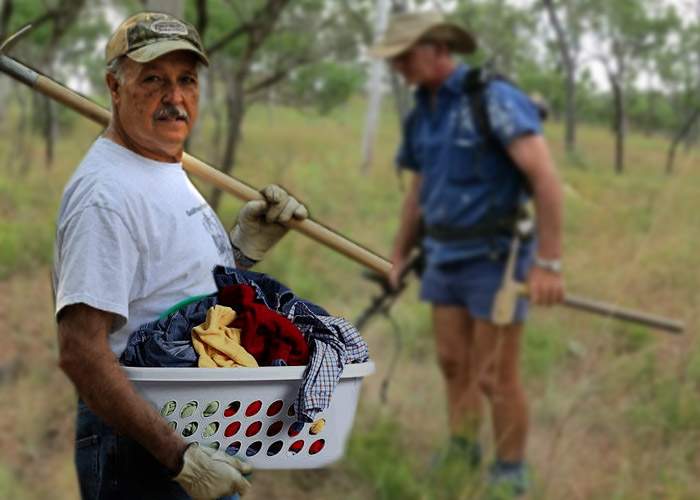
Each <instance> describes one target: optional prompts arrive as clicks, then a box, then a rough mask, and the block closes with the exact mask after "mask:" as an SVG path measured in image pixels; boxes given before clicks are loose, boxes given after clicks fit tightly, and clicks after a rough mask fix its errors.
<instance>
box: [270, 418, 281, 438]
mask: <svg viewBox="0 0 700 500" xmlns="http://www.w3.org/2000/svg"><path fill="white" fill-rule="evenodd" d="M282 427H284V422H282V421H281V420H278V421H277V422H273V423H272V425H271V426H270V427H268V428H267V435H268V436H269V437H272V436H274V435H275V434H279V432H280V431H281V430H282Z"/></svg>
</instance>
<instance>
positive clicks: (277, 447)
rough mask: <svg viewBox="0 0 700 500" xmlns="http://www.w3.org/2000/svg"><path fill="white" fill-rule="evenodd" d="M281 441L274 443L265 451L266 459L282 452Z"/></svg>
mask: <svg viewBox="0 0 700 500" xmlns="http://www.w3.org/2000/svg"><path fill="white" fill-rule="evenodd" d="M283 444H284V443H282V441H275V442H274V443H272V444H271V445H270V447H269V448H268V449H267V456H268V457H274V456H275V455H277V454H278V453H279V452H280V451H282V445H283Z"/></svg>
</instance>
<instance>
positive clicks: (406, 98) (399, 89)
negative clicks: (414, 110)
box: [389, 72, 413, 128]
mask: <svg viewBox="0 0 700 500" xmlns="http://www.w3.org/2000/svg"><path fill="white" fill-rule="evenodd" d="M389 79H390V81H391V92H392V94H393V96H394V105H395V106H396V116H398V117H399V128H400V127H402V126H403V122H404V120H405V119H406V117H407V116H408V113H409V112H410V111H411V106H412V105H413V99H412V95H411V91H410V89H409V88H408V87H406V85H404V84H403V83H402V82H401V79H400V77H399V76H397V75H396V73H394V72H392V73H391V74H390V75H389Z"/></svg>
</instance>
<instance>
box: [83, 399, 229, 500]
mask: <svg viewBox="0 0 700 500" xmlns="http://www.w3.org/2000/svg"><path fill="white" fill-rule="evenodd" d="M75 466H76V469H77V472H78V483H79V484H80V494H81V496H82V498H83V499H84V500H123V499H126V498H128V499H129V500H139V499H143V500H160V499H162V500H166V499H167V500H185V499H189V498H190V496H189V495H188V494H187V493H186V492H185V490H184V489H182V487H181V486H180V485H179V484H177V483H176V482H175V481H173V479H172V477H171V476H170V474H169V472H168V470H167V469H166V468H165V467H164V466H163V465H161V464H160V462H158V461H157V460H156V459H155V458H153V456H152V455H151V454H150V453H149V452H148V451H146V450H145V449H144V448H143V447H141V446H140V445H139V444H138V443H136V442H135V441H134V440H132V439H129V438H127V437H125V436H120V435H117V434H115V433H114V431H113V430H112V428H111V427H109V426H107V424H105V423H104V422H103V421H102V420H101V419H100V418H99V417H98V416H97V415H95V414H94V413H93V412H92V411H90V409H89V408H88V407H87V406H86V405H85V403H83V402H82V401H78V417H77V429H76V437H75ZM238 498H239V497H238V495H235V496H231V497H225V500H237V499H238Z"/></svg>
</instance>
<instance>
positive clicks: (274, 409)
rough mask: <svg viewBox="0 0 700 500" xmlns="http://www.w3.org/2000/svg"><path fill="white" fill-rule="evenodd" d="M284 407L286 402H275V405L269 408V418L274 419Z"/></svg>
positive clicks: (279, 400)
mask: <svg viewBox="0 0 700 500" xmlns="http://www.w3.org/2000/svg"><path fill="white" fill-rule="evenodd" d="M283 406H284V401H282V400H281V399H278V400H277V401H275V402H274V403H272V404H271V405H270V406H268V407H267V416H268V417H274V416H275V415H277V414H278V413H279V412H280V411H281V410H282V407H283Z"/></svg>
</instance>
